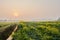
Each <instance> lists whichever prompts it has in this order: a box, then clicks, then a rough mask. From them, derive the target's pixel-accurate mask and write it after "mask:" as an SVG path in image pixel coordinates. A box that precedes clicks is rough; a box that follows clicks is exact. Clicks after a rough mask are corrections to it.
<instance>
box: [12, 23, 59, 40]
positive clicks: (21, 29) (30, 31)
mask: <svg viewBox="0 0 60 40" xmlns="http://www.w3.org/2000/svg"><path fill="white" fill-rule="evenodd" d="M13 40H60V22H20V23H19V24H18V30H17V32H15V34H14V35H13Z"/></svg>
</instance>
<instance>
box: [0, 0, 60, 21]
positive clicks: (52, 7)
mask: <svg viewBox="0 0 60 40" xmlns="http://www.w3.org/2000/svg"><path fill="white" fill-rule="evenodd" d="M59 17H60V0H0V19H14V20H16V19H19V20H32V21H35V20H36V21H37V20H56V19H58V18H59Z"/></svg>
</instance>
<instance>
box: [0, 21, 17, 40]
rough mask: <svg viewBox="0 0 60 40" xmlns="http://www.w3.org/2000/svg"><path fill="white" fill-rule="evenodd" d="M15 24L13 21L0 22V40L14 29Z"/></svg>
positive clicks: (5, 37)
mask: <svg viewBox="0 0 60 40" xmlns="http://www.w3.org/2000/svg"><path fill="white" fill-rule="evenodd" d="M15 26H16V24H15V23H13V22H0V40H6V39H7V38H8V37H9V36H10V34H11V33H12V31H13V30H14V29H15Z"/></svg>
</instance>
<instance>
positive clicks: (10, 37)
mask: <svg viewBox="0 0 60 40" xmlns="http://www.w3.org/2000/svg"><path fill="white" fill-rule="evenodd" d="M17 28H18V26H16V28H15V29H14V31H13V32H12V34H11V35H10V36H9V37H8V39H7V40H12V39H13V37H12V35H13V34H14V32H15V31H16V30H17Z"/></svg>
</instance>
